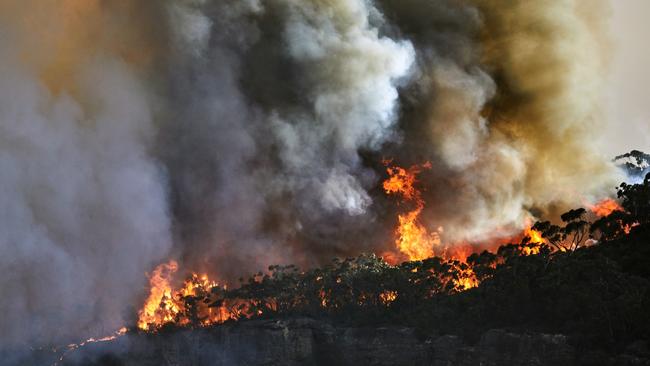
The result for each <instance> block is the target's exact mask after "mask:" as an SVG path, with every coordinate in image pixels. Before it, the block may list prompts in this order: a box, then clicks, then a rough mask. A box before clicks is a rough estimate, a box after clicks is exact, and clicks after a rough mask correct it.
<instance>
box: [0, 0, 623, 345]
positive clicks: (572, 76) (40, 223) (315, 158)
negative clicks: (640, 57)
mask: <svg viewBox="0 0 650 366" xmlns="http://www.w3.org/2000/svg"><path fill="white" fill-rule="evenodd" d="M608 11H609V10H608V8H607V4H605V3H602V4H601V3H598V4H596V2H593V1H589V2H588V4H587V1H571V0H552V1H544V2H537V1H499V0H476V1H455V0H439V1H424V0H376V1H369V0H304V1H294V0H268V1H257V0H240V1H234V0H232V1H231V0H212V1H210V0H176V1H173V0H167V1H161V0H158V1H153V0H151V1H148V0H147V1H143V0H137V1H136V0H119V1H112V2H105V1H99V0H91V1H88V0H63V1H54V0H45V1H44V0H39V1H36V0H27V1H26V0H20V1H19V0H3V1H1V2H0V77H1V78H2V80H3V83H2V84H0V132H1V133H0V204H1V207H2V211H0V271H1V272H2V273H3V276H2V277H0V289H1V290H2V293H3V294H10V295H5V296H3V297H2V298H1V299H0V313H2V314H3V316H2V317H0V344H2V345H5V346H14V345H17V344H21V343H22V342H32V343H39V344H41V343H61V341H62V340H64V341H63V343H65V340H67V339H68V338H70V337H72V338H73V339H74V337H78V338H83V337H86V336H88V335H97V333H98V332H105V331H107V330H108V331H109V332H110V331H113V330H115V329H117V328H119V327H120V326H121V325H123V324H124V323H125V322H128V321H129V316H132V314H133V311H134V310H133V308H134V307H138V306H139V305H140V304H141V301H142V300H143V298H144V296H145V292H146V289H145V285H146V277H145V273H146V272H148V271H150V270H151V269H152V268H153V266H155V265H156V264H157V263H159V262H161V261H164V260H166V259H168V258H176V259H178V260H179V261H180V263H181V267H182V268H181V270H182V269H183V268H184V269H186V270H194V271H206V272H213V273H215V272H216V274H217V275H218V276H219V277H220V278H223V279H227V280H229V281H233V279H236V278H238V277H239V276H241V275H243V274H246V273H247V272H250V271H256V270H258V269H262V268H265V267H266V266H268V265H269V264H273V263H298V264H301V265H315V264H318V263H322V262H324V261H328V260H329V259H330V258H331V257H333V256H344V255H353V254H358V253H360V252H367V251H372V252H377V253H381V252H384V251H386V250H394V247H393V237H392V230H393V229H394V225H395V214H396V212H397V211H398V210H399V207H397V206H396V205H395V202H394V201H393V200H392V199H391V198H388V197H386V196H385V195H384V194H383V192H382V190H381V181H382V179H383V178H384V177H385V175H384V174H385V171H384V168H383V165H382V163H381V162H382V159H385V158H392V159H394V162H395V163H398V164H400V165H404V166H408V165H411V164H420V163H423V162H425V161H430V162H431V165H432V169H430V170H427V171H425V172H423V173H422V175H421V176H420V177H419V179H420V184H421V186H422V187H424V189H425V191H424V193H423V194H424V196H423V198H424V199H425V201H426V203H427V205H426V208H425V212H424V213H423V214H424V219H425V221H424V223H425V224H426V226H427V227H429V228H431V229H434V228H438V227H442V228H443V230H441V233H440V234H441V237H442V239H443V241H445V242H457V241H481V240H487V239H490V238H494V237H498V236H499V235H509V234H512V233H513V232H514V231H515V230H519V229H521V227H522V225H524V222H525V220H527V219H532V218H534V217H541V216H551V217H552V216H553V215H556V214H557V213H558V212H560V211H561V210H563V209H565V208H568V207H572V206H576V205H580V204H582V202H583V200H592V199H597V198H602V197H604V196H606V195H607V194H610V193H611V192H612V189H613V187H614V186H616V184H617V183H618V182H619V181H620V180H621V179H622V177H620V176H619V173H618V171H617V170H616V169H615V167H614V166H613V165H612V164H611V162H610V161H609V160H610V157H609V156H606V155H605V154H603V152H602V151H601V149H600V147H599V146H598V145H597V144H594V143H593V141H596V140H598V139H600V138H601V136H600V135H599V131H602V130H603V123H604V122H605V120H604V119H603V118H602V115H603V110H601V109H602V107H601V106H602V105H603V95H602V94H603V88H604V86H603V84H604V71H605V68H606V64H607V59H606V57H605V56H606V55H607V53H608V49H607V47H609V45H608V43H607V41H606V39H607V37H606V24H605V20H606V19H607V16H608V15H607V14H608ZM0 348H1V347H0Z"/></svg>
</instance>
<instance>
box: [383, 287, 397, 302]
mask: <svg viewBox="0 0 650 366" xmlns="http://www.w3.org/2000/svg"><path fill="white" fill-rule="evenodd" d="M379 300H380V301H381V303H382V304H384V305H388V304H390V303H391V302H393V301H395V300H397V291H389V290H387V291H384V292H382V293H380V294H379Z"/></svg>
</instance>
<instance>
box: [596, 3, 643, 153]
mask: <svg viewBox="0 0 650 366" xmlns="http://www.w3.org/2000/svg"><path fill="white" fill-rule="evenodd" d="M611 3H612V8H613V16H612V21H611V30H612V32H611V34H612V40H613V42H614V52H613V59H612V64H611V70H610V74H609V83H608V90H607V97H608V103H607V104H608V105H607V107H608V141H611V142H610V143H605V147H604V150H605V151H606V152H607V153H610V154H617V153H622V152H624V151H626V150H630V149H639V150H644V151H646V152H647V151H650V47H649V45H650V39H649V37H650V21H649V20H648V15H650V0H611ZM610 138H611V140H609V139H610Z"/></svg>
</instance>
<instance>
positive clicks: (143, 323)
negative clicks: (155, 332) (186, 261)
mask: <svg viewBox="0 0 650 366" xmlns="http://www.w3.org/2000/svg"><path fill="white" fill-rule="evenodd" d="M177 270H178V263H176V261H173V260H171V261H169V263H163V264H161V265H159V266H158V267H156V269H154V271H153V273H152V274H151V276H150V278H149V285H150V286H151V290H150V293H149V297H148V298H147V301H146V302H145V303H144V306H143V308H142V310H140V313H139V318H138V328H140V329H142V330H150V328H151V327H155V326H160V325H162V324H165V323H168V322H171V321H172V320H173V319H174V316H175V315H176V314H178V313H179V312H180V309H179V308H178V306H176V304H175V303H174V302H173V300H172V287H171V283H170V281H171V277H172V275H173V274H174V273H175V272H176V271H177Z"/></svg>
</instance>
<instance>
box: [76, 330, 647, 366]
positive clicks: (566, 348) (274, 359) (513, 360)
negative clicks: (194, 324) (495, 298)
mask: <svg viewBox="0 0 650 366" xmlns="http://www.w3.org/2000/svg"><path fill="white" fill-rule="evenodd" d="M646 356H648V355H647V345H646V344H636V345H632V346H631V348H630V352H626V354H624V355H622V356H619V357H616V358H611V357H608V356H604V355H598V354H593V355H579V354H578V352H577V351H576V350H575V349H574V348H573V347H572V346H571V345H569V343H568V341H567V338H566V337H565V336H562V335H547V334H515V333H509V332H507V331H504V330H490V331H488V332H486V333H484V334H483V335H482V336H481V337H480V340H479V341H478V342H477V343H476V344H473V345H468V344H467V343H466V342H465V341H463V340H462V339H461V338H460V337H457V336H452V335H444V336H437V337H430V338H428V339H422V338H421V337H418V336H417V335H416V333H415V331H414V330H413V329H411V328H403V327H379V328H346V327H334V326H332V325H331V324H329V323H325V322H319V321H314V320H311V319H293V320H286V321H281V320H280V321H277V320H276V321H271V320H268V321H247V322H241V323H238V324H231V325H222V326H218V327H213V328H210V329H195V330H189V329H188V330H176V331H170V332H163V333H161V334H155V335H152V334H129V335H127V336H124V337H121V338H119V339H118V340H116V341H114V342H111V343H110V344H93V345H89V346H87V347H84V348H83V349H81V350H78V351H76V352H74V353H71V354H69V355H68V356H66V358H65V360H64V362H63V365H124V366H148V365H152V366H175V365H193V366H203V365H210V366H232V365H247V366H262V365H287V366H293V365H328V366H329V365H342V366H344V365H354V366H361V365H374V366H384V365H385V366H389V365H390V366H395V365H397V366H399V365H409V366H411V365H432V366H470V365H471V366H474V365H481V366H490V365H495V366H496V365H521V366H524V365H526V366H528V365H531V366H532V365H539V366H545V365H548V366H560V365H621V366H623V365H625V366H627V365H650V362H648V358H647V357H646Z"/></svg>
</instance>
